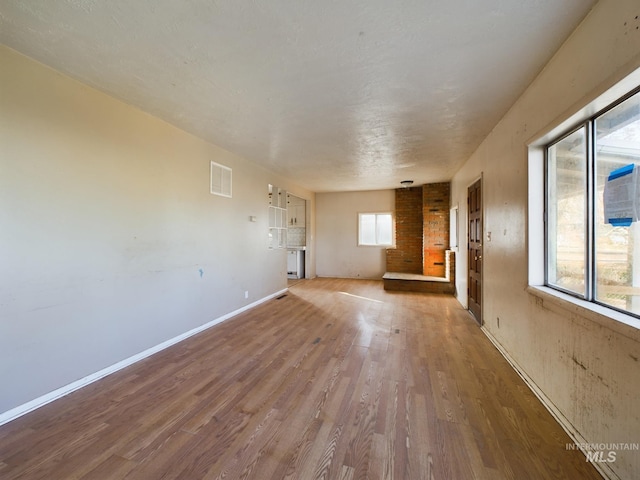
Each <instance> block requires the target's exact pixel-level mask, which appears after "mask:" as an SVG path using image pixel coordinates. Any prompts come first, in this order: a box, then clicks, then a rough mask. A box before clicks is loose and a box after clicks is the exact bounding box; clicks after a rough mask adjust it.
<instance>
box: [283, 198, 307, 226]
mask: <svg viewBox="0 0 640 480" xmlns="http://www.w3.org/2000/svg"><path fill="white" fill-rule="evenodd" d="M306 203H307V202H306V201H305V200H304V199H303V198H299V197H296V196H295V195H290V194H289V195H287V226H288V227H299V228H304V227H305V223H306Z"/></svg>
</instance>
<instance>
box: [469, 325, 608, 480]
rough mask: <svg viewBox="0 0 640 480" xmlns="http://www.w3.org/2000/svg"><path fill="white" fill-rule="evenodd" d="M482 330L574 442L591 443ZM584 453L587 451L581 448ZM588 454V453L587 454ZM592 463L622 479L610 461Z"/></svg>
mask: <svg viewBox="0 0 640 480" xmlns="http://www.w3.org/2000/svg"><path fill="white" fill-rule="evenodd" d="M480 330H482V332H483V333H484V334H485V335H486V337H487V338H488V339H489V340H490V341H491V343H493V346H494V347H496V348H497V349H498V351H499V352H500V354H501V355H502V356H503V357H504V358H505V360H506V361H507V362H509V364H510V365H511V367H512V368H513V369H514V370H515V371H516V373H517V374H518V375H520V378H522V380H523V381H524V383H526V384H527V386H528V387H529V390H531V391H532V392H533V394H534V395H535V396H536V397H538V400H540V402H541V403H542V405H543V406H544V407H545V408H546V409H547V410H548V411H549V413H550V414H551V415H552V416H553V418H555V419H556V421H557V422H558V423H559V424H560V426H561V427H562V429H563V430H564V431H565V432H567V435H569V437H571V439H572V440H573V441H574V443H575V444H576V445H578V446H580V445H586V444H588V443H590V442H589V441H588V440H587V439H586V438H584V437H583V436H582V434H581V433H580V432H579V431H578V430H576V428H575V427H574V426H573V425H572V424H571V422H570V421H569V420H568V419H567V417H565V416H564V415H563V414H562V412H561V411H560V410H558V408H557V407H556V406H555V405H554V404H553V402H552V401H551V400H550V399H549V397H547V396H546V395H545V393H544V392H543V391H542V390H541V389H540V387H538V385H536V383H535V382H534V381H533V380H532V379H531V377H529V375H527V374H526V372H525V371H524V370H522V369H521V368H520V365H518V363H517V362H516V361H515V360H514V359H513V358H512V357H511V355H509V353H507V351H506V350H505V349H504V348H503V347H502V345H500V343H499V342H498V340H496V338H495V337H494V336H493V335H491V332H489V330H487V329H486V328H485V327H480ZM581 451H582V453H583V454H584V453H585V452H584V451H583V450H581ZM585 455H586V454H585ZM591 464H592V465H593V466H594V467H595V468H596V470H598V472H599V473H600V475H602V476H603V477H604V478H605V479H607V480H620V477H619V476H618V475H617V474H616V473H615V472H614V471H613V470H612V469H611V467H610V465H609V464H608V463H603V462H591Z"/></svg>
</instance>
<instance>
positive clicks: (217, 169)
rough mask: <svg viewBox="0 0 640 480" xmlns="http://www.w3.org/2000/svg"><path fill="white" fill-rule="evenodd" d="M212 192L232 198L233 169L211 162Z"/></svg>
mask: <svg viewBox="0 0 640 480" xmlns="http://www.w3.org/2000/svg"><path fill="white" fill-rule="evenodd" d="M211 193H213V194H214V195H220V196H222V197H228V198H231V169H230V168H229V167H225V166H224V165H220V164H219V163H216V162H211Z"/></svg>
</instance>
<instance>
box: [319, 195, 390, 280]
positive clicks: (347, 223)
mask: <svg viewBox="0 0 640 480" xmlns="http://www.w3.org/2000/svg"><path fill="white" fill-rule="evenodd" d="M394 210H395V191H394V190H377V191H368V192H341V193H318V194H316V225H317V238H316V245H317V258H318V259H321V261H319V262H318V264H317V274H318V276H320V277H345V278H377V279H381V278H382V275H384V273H385V267H386V248H385V247H369V246H368V247H359V246H358V213H367V212H393V211H394Z"/></svg>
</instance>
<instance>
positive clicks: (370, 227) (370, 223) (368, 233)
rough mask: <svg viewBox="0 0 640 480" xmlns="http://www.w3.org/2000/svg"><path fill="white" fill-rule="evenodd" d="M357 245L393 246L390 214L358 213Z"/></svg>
mask: <svg viewBox="0 0 640 480" xmlns="http://www.w3.org/2000/svg"><path fill="white" fill-rule="evenodd" d="M358 245H384V246H390V245H393V220H392V216H391V214H390V213H359V214H358Z"/></svg>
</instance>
